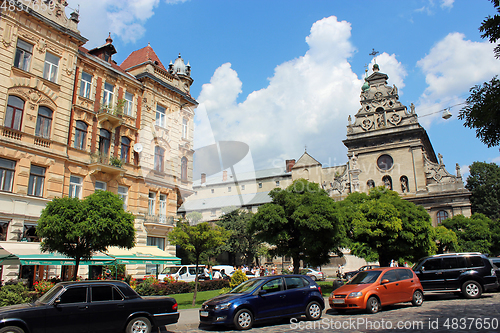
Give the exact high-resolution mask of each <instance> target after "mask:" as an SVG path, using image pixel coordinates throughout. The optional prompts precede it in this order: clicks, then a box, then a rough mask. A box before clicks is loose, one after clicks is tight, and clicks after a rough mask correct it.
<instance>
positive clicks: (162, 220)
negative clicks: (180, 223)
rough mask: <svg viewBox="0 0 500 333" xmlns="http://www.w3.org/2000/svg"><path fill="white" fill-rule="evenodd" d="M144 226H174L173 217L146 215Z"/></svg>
mask: <svg viewBox="0 0 500 333" xmlns="http://www.w3.org/2000/svg"><path fill="white" fill-rule="evenodd" d="M144 224H161V225H166V226H172V227H173V226H175V222H174V217H173V216H165V215H146V218H145V221H144Z"/></svg>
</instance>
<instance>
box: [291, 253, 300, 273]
mask: <svg viewBox="0 0 500 333" xmlns="http://www.w3.org/2000/svg"><path fill="white" fill-rule="evenodd" d="M292 259H293V274H299V273H300V257H299V256H296V257H292Z"/></svg>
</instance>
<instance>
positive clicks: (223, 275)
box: [198, 268, 231, 281]
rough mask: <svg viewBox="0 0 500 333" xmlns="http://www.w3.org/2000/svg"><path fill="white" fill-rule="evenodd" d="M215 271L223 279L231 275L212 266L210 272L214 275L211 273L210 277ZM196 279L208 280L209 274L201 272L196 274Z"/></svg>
mask: <svg viewBox="0 0 500 333" xmlns="http://www.w3.org/2000/svg"><path fill="white" fill-rule="evenodd" d="M215 272H219V273H220V274H221V276H222V279H224V280H230V279H231V277H230V276H229V275H227V274H226V273H225V272H222V271H221V270H218V269H215V268H212V273H213V274H214V275H212V279H213V278H214V277H215ZM198 280H199V281H207V280H210V276H209V275H208V274H207V273H201V274H200V275H198Z"/></svg>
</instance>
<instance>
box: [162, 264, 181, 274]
mask: <svg viewBox="0 0 500 333" xmlns="http://www.w3.org/2000/svg"><path fill="white" fill-rule="evenodd" d="M179 269H180V267H179V266H177V267H165V269H164V270H163V271H162V272H161V274H175V273H177V271H178V270H179Z"/></svg>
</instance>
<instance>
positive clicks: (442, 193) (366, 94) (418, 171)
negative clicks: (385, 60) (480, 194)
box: [343, 64, 471, 225]
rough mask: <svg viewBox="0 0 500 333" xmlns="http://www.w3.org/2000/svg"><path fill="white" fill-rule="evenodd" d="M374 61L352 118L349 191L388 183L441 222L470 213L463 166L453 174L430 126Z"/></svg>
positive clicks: (349, 146)
mask: <svg viewBox="0 0 500 333" xmlns="http://www.w3.org/2000/svg"><path fill="white" fill-rule="evenodd" d="M387 80H388V76H387V75H386V74H384V73H381V72H380V68H379V66H378V65H377V64H375V65H373V74H371V75H370V76H369V77H367V78H365V83H364V84H363V86H362V88H361V90H362V91H361V96H360V103H361V108H360V109H359V110H358V112H357V113H356V115H355V116H354V121H352V119H351V117H350V116H349V119H348V121H349V124H348V126H347V139H346V140H344V141H343V142H344V144H345V146H346V147H347V149H348V157H349V162H348V176H349V183H350V190H351V192H368V191H369V190H370V188H372V187H375V186H385V187H387V188H389V189H391V190H394V191H396V192H398V193H399V194H400V195H402V196H403V198H405V199H407V200H409V201H412V202H414V203H415V204H418V205H422V206H424V208H426V209H427V211H428V212H429V214H430V215H431V217H432V219H433V224H434V225H437V223H440V222H441V221H442V220H444V219H445V218H447V217H453V216H455V215H457V214H462V215H465V216H470V214H471V213H470V201H469V195H470V193H469V191H467V190H466V189H465V188H464V185H463V181H462V177H461V175H460V168H459V167H458V165H457V167H456V172H457V174H456V175H452V174H450V173H449V172H448V171H447V170H446V169H445V165H444V163H443V158H442V156H441V155H440V154H438V155H437V156H436V153H435V152H434V149H433V147H432V144H431V142H430V140H429V137H428V135H427V132H426V131H425V129H424V128H423V127H422V126H420V124H419V122H418V116H417V114H416V113H415V106H414V105H413V103H412V104H411V105H410V110H408V109H407V107H406V106H404V105H403V104H402V103H401V102H400V101H399V95H398V89H397V87H396V86H395V85H393V86H392V87H391V86H389V85H388V84H387Z"/></svg>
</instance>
